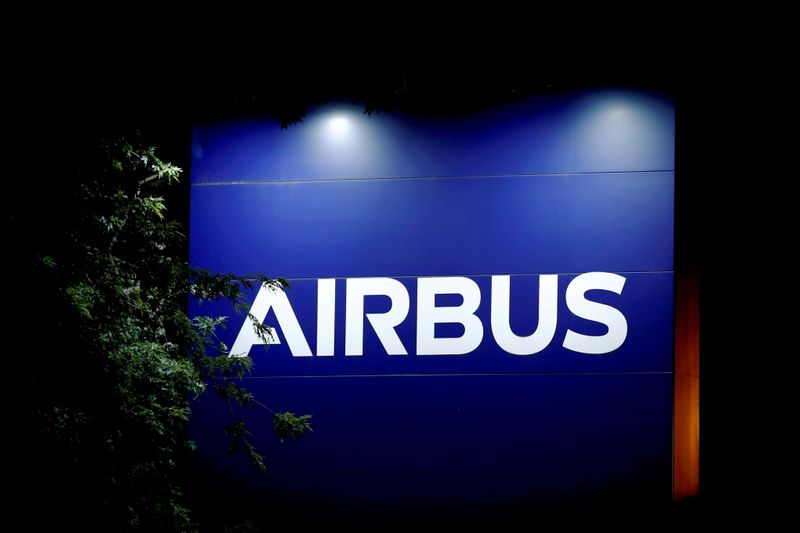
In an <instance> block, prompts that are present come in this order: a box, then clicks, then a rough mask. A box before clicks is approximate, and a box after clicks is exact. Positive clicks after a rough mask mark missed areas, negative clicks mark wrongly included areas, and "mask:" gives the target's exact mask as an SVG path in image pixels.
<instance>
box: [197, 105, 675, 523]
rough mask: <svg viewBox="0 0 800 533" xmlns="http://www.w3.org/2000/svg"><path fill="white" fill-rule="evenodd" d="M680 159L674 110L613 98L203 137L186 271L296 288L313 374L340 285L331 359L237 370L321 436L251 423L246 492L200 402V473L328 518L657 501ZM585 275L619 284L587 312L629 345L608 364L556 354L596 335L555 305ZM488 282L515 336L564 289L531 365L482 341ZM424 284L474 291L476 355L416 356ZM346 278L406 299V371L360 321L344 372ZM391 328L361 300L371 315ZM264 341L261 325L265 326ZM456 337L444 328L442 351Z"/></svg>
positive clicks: (598, 294) (665, 476)
mask: <svg viewBox="0 0 800 533" xmlns="http://www.w3.org/2000/svg"><path fill="white" fill-rule="evenodd" d="M673 152H674V113H673V108H672V103H671V102H670V101H668V100H666V99H664V98H662V97H660V96H658V95H650V94H642V93H632V92H625V91H614V92H609V91H601V92H587V93H581V94H574V95H562V96H558V97H551V98H546V99H540V100H536V101H531V102H525V103H519V104H514V105H510V106H506V107H503V108H499V109H494V110H489V111H486V112H482V113H477V114H474V115H470V116H466V117H460V118H447V119H444V118H437V119H432V118H425V117H414V116H406V115H402V114H392V113H389V114H381V115H378V116H373V117H367V116H365V115H363V114H361V112H360V110H359V109H357V108H354V107H353V106H348V105H343V106H333V105H331V106H327V107H321V108H318V109H314V110H311V111H310V112H309V114H308V117H307V119H306V120H305V121H304V123H302V124H301V125H299V126H296V127H292V128H289V129H288V130H285V131H281V130H280V129H279V128H278V127H277V125H274V124H273V123H271V122H267V121H265V120H260V119H251V120H243V121H231V122H226V123H220V124H208V125H200V126H198V127H196V128H195V130H194V138H193V160H192V213H191V228H190V256H191V262H192V263H193V264H195V265H198V266H203V267H204V268H208V269H210V270H213V271H224V272H234V273H238V274H246V273H252V272H263V273H266V274H268V275H273V276H282V277H287V278H290V280H291V282H292V289H291V290H290V291H288V297H289V301H290V303H291V306H292V309H293V311H294V313H295V315H296V316H297V319H298V321H299V324H300V327H301V329H302V331H303V334H304V336H305V338H306V340H307V341H308V343H309V345H310V347H311V351H312V352H315V351H316V335H317V328H316V319H317V318H316V316H317V315H316V313H317V282H316V280H317V279H318V278H337V281H336V306H335V315H336V320H335V327H334V333H335V341H334V347H335V349H334V353H335V355H334V356H332V357H320V356H311V357H292V354H291V352H290V350H289V347H288V346H287V343H286V342H285V339H284V338H283V332H282V331H281V330H280V328H278V331H277V333H278V336H279V338H281V339H282V340H283V342H282V344H278V345H272V346H270V347H269V348H268V349H265V347H263V346H255V347H254V348H253V349H252V350H251V352H250V355H251V356H252V357H253V358H254V359H255V368H254V372H253V376H252V377H251V378H249V379H248V382H247V384H248V386H249V387H250V388H251V390H253V392H254V393H255V394H256V396H257V397H258V398H259V399H260V401H263V402H264V403H266V404H269V405H270V406H272V407H273V408H275V409H281V410H284V409H288V410H291V411H294V412H308V413H313V415H314V422H315V432H314V433H313V434H311V435H309V436H307V437H304V439H303V440H301V441H300V442H298V443H285V444H282V445H281V444H278V443H277V441H275V440H274V439H273V437H272V436H271V430H270V429H269V425H270V423H271V421H270V417H269V416H268V415H267V414H266V413H262V412H260V411H258V410H248V412H247V413H245V414H246V416H247V417H248V418H249V419H250V421H251V423H252V425H254V426H255V427H256V429H257V430H258V431H260V433H259V435H258V437H257V439H258V442H259V443H261V444H262V445H263V447H264V448H265V449H266V451H267V454H268V461H269V463H270V467H271V469H270V473H269V474H268V475H267V476H266V477H259V476H255V475H253V474H252V473H251V472H250V471H249V469H248V467H247V465H246V464H245V463H244V462H243V460H241V459H240V458H232V457H229V456H227V455H226V454H225V453H224V448H225V446H226V443H225V441H224V435H222V432H221V429H220V428H221V425H222V424H224V423H225V422H226V420H228V419H229V418H230V412H229V410H228V406H227V404H224V405H223V404H221V403H220V402H218V401H217V400H216V399H214V398H213V397H211V396H208V397H206V398H205V399H204V400H202V401H201V402H199V403H198V404H197V405H196V406H195V420H194V421H193V423H192V428H191V430H192V433H193V435H194V437H195V438H196V440H197V441H198V443H199V445H200V452H199V453H200V455H199V458H200V459H201V461H203V462H204V463H205V464H206V466H207V468H208V470H209V472H215V473H216V474H215V475H219V476H221V477H225V478H228V479H231V480H233V482H234V484H236V485H239V486H242V487H246V488H247V490H252V491H255V493H257V494H262V493H263V494H264V495H265V496H264V498H266V497H267V496H266V494H268V493H270V494H273V493H275V492H282V493H285V494H292V495H294V496H296V497H297V498H300V499H309V498H311V499H312V500H313V501H315V502H317V504H318V506H319V508H320V509H321V508H323V507H325V506H326V505H327V506H329V508H330V506H336V505H348V504H354V503H358V502H371V503H372V504H373V505H378V504H381V505H387V506H389V508H396V507H397V506H400V507H402V506H417V507H418V506H420V505H422V506H426V505H427V506H433V507H434V508H435V507H436V506H439V505H450V506H452V505H456V506H458V505H465V506H466V505H476V504H477V503H481V502H482V503H486V504H489V503H491V502H505V503H508V504H509V505H510V504H520V505H532V504H533V503H534V502H536V501H539V502H541V501H546V500H548V498H553V497H556V496H557V497H558V498H561V499H562V500H563V501H570V499H571V498H572V499H579V497H580V494H583V495H584V496H585V495H586V494H587V491H588V493H591V494H593V495H595V496H596V495H597V494H601V495H602V494H604V493H606V494H612V493H618V492H619V491H623V492H624V490H625V488H626V487H627V488H628V489H630V490H632V491H634V492H636V493H637V494H638V495H639V496H640V497H645V498H652V499H654V500H658V499H662V500H663V499H668V498H669V491H670V468H671V454H670V449H671V415H672V389H671V387H672V376H671V372H672V314H673V313H672V283H673V281H672V268H673V182H674V180H673V172H672V169H673ZM592 271H600V272H613V273H618V274H619V275H621V276H623V277H624V278H625V286H624V289H623V290H622V292H621V293H620V294H614V293H612V292H609V291H602V290H594V291H589V292H588V293H587V298H588V299H590V300H592V301H596V302H601V303H605V304H607V305H609V306H611V307H613V308H616V309H619V311H620V312H622V314H623V315H624V317H625V319H626V321H627V325H628V333H627V337H626V338H625V342H624V343H623V344H622V346H620V347H619V348H618V349H616V350H614V351H612V352H610V353H606V354H602V355H589V354H584V353H577V352H574V351H570V350H567V349H565V348H564V347H563V346H562V342H563V340H564V336H565V334H566V331H567V330H568V329H570V330H573V331H575V332H578V333H583V334H586V335H603V334H604V333H605V330H606V329H605V327H604V326H602V325H601V324H598V323H596V322H592V321H589V320H586V319H584V318H580V317H578V316H575V314H574V313H573V312H571V310H570V309H568V307H567V305H566V302H565V291H566V288H567V286H568V284H569V283H570V281H571V280H573V279H574V278H575V277H576V276H577V275H578V274H581V273H584V272H592ZM502 274H511V275H512V276H511V305H510V316H511V327H512V329H513V331H514V332H516V333H517V334H519V335H527V334H530V333H531V332H533V330H534V329H535V328H536V325H537V321H538V316H537V314H538V307H537V304H538V291H539V286H538V285H539V283H538V282H539V276H538V275H539V274H558V275H559V276H558V314H557V320H558V323H557V327H556V332H555V335H554V337H553V339H552V341H551V342H550V344H549V345H548V346H547V347H546V348H545V349H544V350H542V351H541V352H539V353H537V354H535V355H530V356H515V355H511V354H509V353H506V352H505V351H503V350H502V349H501V348H500V347H499V346H498V344H497V343H496V342H495V340H494V338H493V335H492V330H491V326H490V322H491V320H490V316H491V305H490V304H491V276H492V275H502ZM427 276H468V277H470V279H472V280H474V281H475V282H476V283H477V285H478V287H479V288H480V294H481V304H480V306H479V307H478V310H477V311H476V313H475V314H476V316H477V317H478V318H479V319H480V320H481V322H482V324H483V327H484V334H483V340H482V342H481V344H480V345H479V346H478V348H477V349H475V350H474V351H472V352H471V353H468V354H464V355H432V356H431V355H427V356H420V355H416V353H415V339H416V333H417V325H416V307H417V283H418V281H417V280H418V278H419V277H427ZM357 277H391V278H395V279H397V280H398V281H399V282H400V283H402V285H403V287H405V289H406V290H407V291H408V293H409V300H410V309H409V313H408V316H407V317H406V319H405V320H404V321H403V322H402V323H401V324H400V325H399V326H397V328H396V332H397V333H398V336H399V338H400V340H401V342H402V343H403V345H404V346H405V348H406V350H407V351H408V355H387V354H386V351H385V349H384V348H383V346H382V345H381V343H380V342H379V339H378V337H377V336H376V334H375V332H374V331H373V330H372V328H371V327H370V325H369V324H368V323H367V324H366V325H365V327H364V355H363V356H358V357H353V356H351V357H346V356H345V355H344V337H345V320H344V317H345V292H346V291H345V285H346V282H345V278H357ZM248 296H249V297H250V298H253V297H254V296H255V293H251V294H249V295H248ZM436 302H437V306H456V305H459V302H460V300H459V297H458V296H452V295H445V296H439V297H437V300H436ZM388 307H389V299H388V298H387V297H382V296H368V297H366V298H365V312H367V313H381V312H385V311H386V310H387V309H388ZM190 310H191V312H192V313H194V314H198V313H200V314H212V315H221V314H224V315H231V322H230V325H229V328H228V329H227V330H224V331H223V332H222V335H223V337H222V338H223V340H225V341H226V342H227V343H228V345H229V346H230V345H232V344H233V341H234V339H235V338H236V335H237V333H238V332H239V330H240V328H241V326H242V323H243V319H242V317H240V316H236V315H234V314H233V312H232V310H231V309H230V308H229V307H226V306H224V305H222V304H218V303H209V302H206V303H204V304H202V305H199V304H198V303H197V302H191V303H190ZM265 323H267V324H270V325H277V322H276V320H275V316H274V314H273V313H272V312H270V313H269V314H268V315H267V318H266V320H265ZM462 331H463V327H462V326H460V325H457V324H439V325H437V326H436V335H437V337H455V336H458V335H460V334H461V332H462ZM259 491H261V492H259ZM593 497H594V496H593ZM393 506H394V507H393Z"/></svg>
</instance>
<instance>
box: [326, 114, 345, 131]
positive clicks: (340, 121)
mask: <svg viewBox="0 0 800 533" xmlns="http://www.w3.org/2000/svg"><path fill="white" fill-rule="evenodd" d="M328 125H329V126H330V128H331V130H333V131H334V132H339V133H341V132H344V131H346V130H347V128H348V127H349V126H350V121H349V120H347V117H342V116H338V117H333V118H332V119H330V120H329V121H328Z"/></svg>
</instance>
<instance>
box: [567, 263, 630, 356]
mask: <svg viewBox="0 0 800 533" xmlns="http://www.w3.org/2000/svg"><path fill="white" fill-rule="evenodd" d="M624 286H625V278H624V277H622V276H620V275H619V274H611V273H609V272H587V273H586V274H581V275H580V276H578V277H576V278H575V279H573V280H572V282H571V283H570V284H569V286H568V287H567V307H568V308H569V310H570V311H572V313H573V314H574V315H575V316H579V317H580V318H585V319H586V320H591V321H593V322H599V323H600V324H604V325H606V326H607V327H608V332H607V333H606V334H605V335H582V334H580V333H575V332H574V331H572V330H567V334H566V336H565V337H564V343H563V346H564V348H566V349H568V350H572V351H573V352H580V353H588V354H604V353H609V352H613V351H614V350H616V349H617V348H619V347H620V346H622V343H624V342H625V338H626V337H627V336H628V322H627V320H625V316H624V315H623V314H622V313H621V312H620V311H619V309H616V308H614V307H611V306H609V305H605V304H601V303H598V302H593V301H591V300H587V299H586V292H587V291H590V290H595V289H597V290H604V291H611V292H613V293H616V294H622V288H623V287H624Z"/></svg>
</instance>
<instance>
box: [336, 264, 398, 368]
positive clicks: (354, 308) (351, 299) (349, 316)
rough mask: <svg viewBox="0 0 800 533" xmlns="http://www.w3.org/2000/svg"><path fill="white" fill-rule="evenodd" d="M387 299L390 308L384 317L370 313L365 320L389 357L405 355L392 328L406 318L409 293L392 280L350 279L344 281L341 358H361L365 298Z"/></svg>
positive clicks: (362, 351) (382, 314)
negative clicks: (342, 350) (390, 303)
mask: <svg viewBox="0 0 800 533" xmlns="http://www.w3.org/2000/svg"><path fill="white" fill-rule="evenodd" d="M365 296H388V297H389V298H390V299H391V301H392V306H391V307H390V308H389V310H388V311H387V312H385V313H369V314H367V319H368V320H369V323H370V324H372V328H373V329H374V330H375V333H376V334H377V335H378V339H380V341H381V344H383V347H384V349H385V350H386V353H388V354H389V355H408V352H407V351H406V349H405V347H404V346H403V343H402V342H400V337H398V336H397V332H396V331H395V330H394V328H395V327H397V326H398V325H400V324H401V323H402V322H403V320H405V319H406V316H408V309H409V307H410V303H409V298H408V291H407V290H406V288H405V287H404V286H403V284H402V283H400V282H399V281H397V280H396V279H392V278H352V279H348V280H347V297H346V300H345V307H346V309H345V334H344V343H345V346H344V354H345V355H364V297H365Z"/></svg>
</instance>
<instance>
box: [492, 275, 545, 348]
mask: <svg viewBox="0 0 800 533" xmlns="http://www.w3.org/2000/svg"><path fill="white" fill-rule="evenodd" d="M510 308H511V276H492V335H494V340H495V341H496V342H497V344H498V346H500V347H501V348H502V349H503V350H505V351H507V352H508V353H511V354H514V355H533V354H535V353H539V352H541V351H542V350H544V349H545V348H547V345H548V344H550V341H552V340H553V336H554V335H555V334H556V324H557V322H558V275H557V274H544V275H541V276H539V323H538V325H537V326H536V330H535V331H534V332H533V333H531V334H530V335H528V336H527V337H520V336H519V335H517V334H515V333H514V332H513V331H512V330H511V321H510V318H509V314H510Z"/></svg>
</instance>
